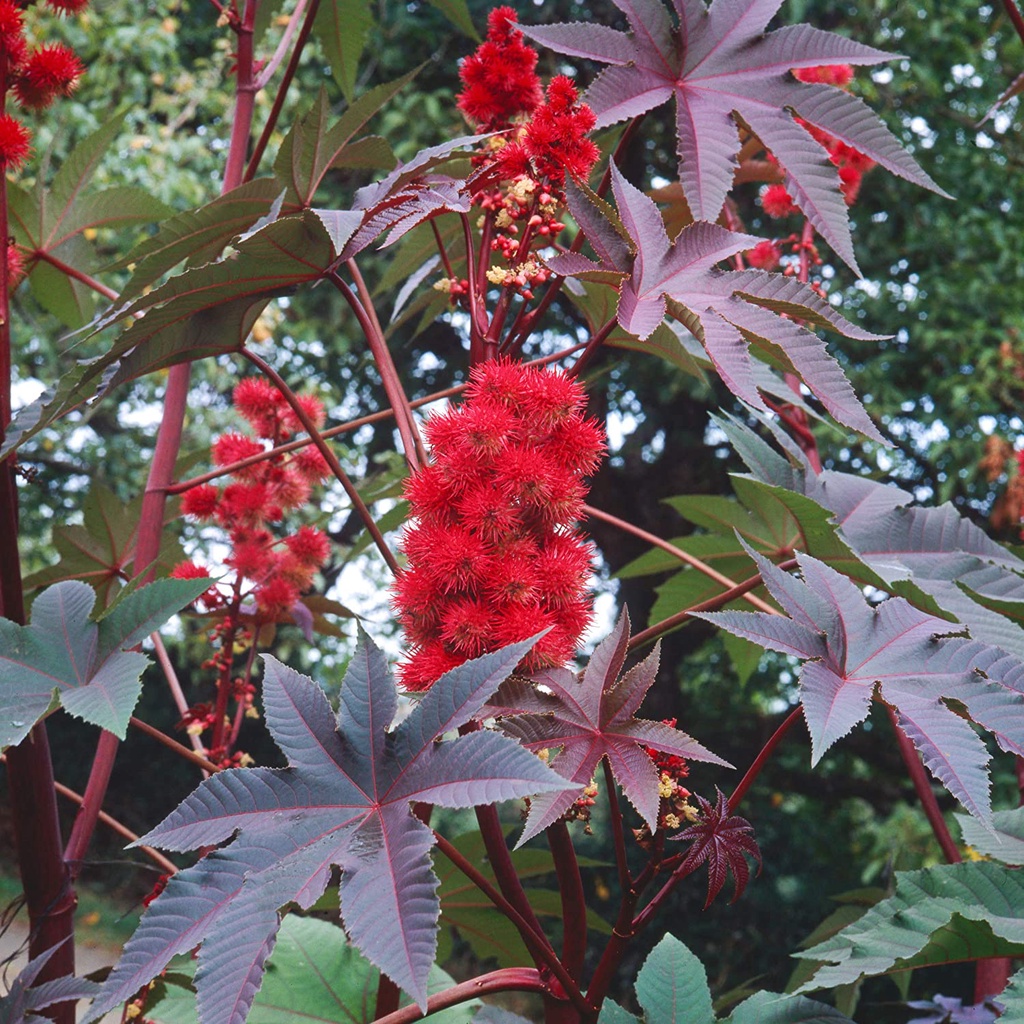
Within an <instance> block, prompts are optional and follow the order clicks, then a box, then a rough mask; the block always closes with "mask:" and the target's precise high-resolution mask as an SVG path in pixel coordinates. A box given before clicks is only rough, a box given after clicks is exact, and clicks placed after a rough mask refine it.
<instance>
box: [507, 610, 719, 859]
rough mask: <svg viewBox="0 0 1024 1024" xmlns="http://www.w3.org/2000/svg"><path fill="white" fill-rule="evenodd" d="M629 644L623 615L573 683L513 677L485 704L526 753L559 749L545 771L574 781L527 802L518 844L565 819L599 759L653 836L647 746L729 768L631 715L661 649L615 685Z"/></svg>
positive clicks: (653, 776) (654, 806) (562, 672)
mask: <svg viewBox="0 0 1024 1024" xmlns="http://www.w3.org/2000/svg"><path fill="white" fill-rule="evenodd" d="M628 642H629V616H628V615H627V614H626V613H625V612H623V613H622V615H621V616H620V618H619V621H618V623H617V624H616V626H615V629H614V630H613V631H612V633H611V634H610V635H609V636H608V637H607V638H606V639H604V640H603V641H602V642H601V643H600V644H598V646H597V649H596V650H595V651H594V655H593V657H592V658H591V659H590V664H589V665H587V667H586V669H585V670H584V671H583V672H582V673H581V674H580V676H579V677H578V678H577V676H575V675H574V674H573V673H572V672H570V671H568V670H567V669H549V670H547V671H544V672H541V673H539V674H537V675H536V676H534V681H535V682H536V683H538V684H540V685H541V686H543V687H544V688H545V691H550V692H544V691H541V690H539V689H537V688H536V687H535V686H534V685H533V683H531V682H529V681H527V680H522V679H511V680H509V682H508V683H506V684H505V685H504V686H503V687H502V688H501V689H500V690H499V691H498V694H497V695H496V697H495V698H494V699H493V700H492V701H491V703H490V710H491V711H492V712H493V713H494V714H495V715H499V716H501V717H502V721H501V726H502V729H503V730H504V731H505V732H507V733H509V734H510V735H511V736H515V737H516V738H517V739H519V740H521V741H522V743H523V746H524V747H527V748H528V749H530V750H544V749H548V748H555V747H558V748H560V750H559V753H558V754H557V756H555V757H554V758H553V759H552V761H551V767H552V768H554V769H555V771H557V772H558V773H559V774H560V775H562V776H564V777H565V778H566V779H569V780H570V781H571V782H572V783H574V785H573V786H572V787H571V788H570V789H567V790H563V791H562V792H559V793H556V792H550V793H546V794H541V795H540V796H538V797H536V798H535V799H534V800H532V801H531V806H530V815H529V817H528V818H527V820H526V827H525V828H524V829H523V834H522V836H521V837H520V839H519V843H518V844H517V845H519V846H521V845H522V844H523V843H525V842H526V841H527V840H528V839H530V838H532V837H533V836H535V835H537V834H538V833H539V832H541V831H543V830H544V829H546V828H547V827H548V826H549V825H552V824H554V823H555V822H556V821H558V819H559V818H560V817H561V816H562V815H563V814H565V812H566V811H567V810H568V809H569V808H570V807H571V806H572V803H573V801H574V800H576V799H577V798H578V797H579V795H580V792H581V790H582V789H583V788H584V787H586V786H587V785H588V784H589V783H590V780H591V779H592V778H593V776H594V772H595V771H596V770H597V766H598V765H599V764H600V763H601V760H602V758H607V759H608V763H609V765H610V766H611V769H612V773H613V774H614V775H615V778H616V780H617V781H618V783H619V785H620V786H621V787H622V792H623V793H624V794H625V795H626V798H627V799H628V800H629V801H630V803H631V804H632V805H633V806H634V807H635V808H636V810H637V812H638V813H639V815H640V816H641V817H642V818H643V819H644V821H645V822H646V823H647V825H648V827H649V828H650V830H651V831H652V832H656V831H657V830H658V804H659V799H660V798H659V796H658V772H657V769H656V768H655V767H654V762H653V761H652V760H651V758H650V755H649V754H648V753H647V752H646V751H645V750H644V749H643V748H644V747H645V746H647V747H653V748H654V749H656V750H660V751H663V752H664V753H666V754H675V755H676V756H677V757H683V758H686V759H687V760H691V761H710V762H711V763H712V764H718V765H723V766H724V767H727V768H731V767H732V765H730V764H729V763H728V762H727V761H723V760H722V759H721V758H720V757H717V756H716V755H714V754H712V753H711V752H710V751H708V750H705V748H704V747H702V746H701V745H700V744H699V743H698V742H697V741H696V740H694V739H691V738H690V737H689V736H687V735H686V733H684V732H680V731H679V730H678V729H674V728H672V727H671V726H669V725H666V724H665V723H664V722H652V721H648V720H647V719H643V718H635V717H634V715H635V713H636V711H637V709H638V708H639V707H640V704H641V703H642V701H643V699H644V697H645V696H646V694H647V691H648V690H649V689H650V688H651V685H652V684H653V683H654V677H655V676H656V675H657V672H658V657H659V649H658V648H657V647H656V648H655V650H654V651H653V652H652V653H651V654H650V655H649V656H648V657H647V658H646V659H645V660H644V661H642V662H641V663H640V664H639V665H637V666H635V667H634V668H632V669H630V671H629V672H627V673H626V674H625V675H624V676H622V678H621V679H620V678H619V672H620V671H621V669H622V665H623V663H624V662H625V660H626V645H627V643H628Z"/></svg>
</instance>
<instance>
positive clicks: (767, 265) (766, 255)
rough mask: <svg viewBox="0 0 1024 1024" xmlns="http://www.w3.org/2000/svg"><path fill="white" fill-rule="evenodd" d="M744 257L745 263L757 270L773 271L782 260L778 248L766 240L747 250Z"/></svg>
mask: <svg viewBox="0 0 1024 1024" xmlns="http://www.w3.org/2000/svg"><path fill="white" fill-rule="evenodd" d="M744 255H745V256H746V257H747V263H748V264H749V265H750V266H751V267H756V268H757V269H758V270H774V269H775V268H776V267H777V266H778V265H779V260H780V259H781V258H782V252H781V251H780V249H779V247H778V246H777V245H776V244H775V243H774V242H772V241H770V240H769V239H767V238H766V239H765V240H764V241H763V242H758V243H757V245H755V246H754V248H753V249H748V250H747V251H746V253H745V254H744Z"/></svg>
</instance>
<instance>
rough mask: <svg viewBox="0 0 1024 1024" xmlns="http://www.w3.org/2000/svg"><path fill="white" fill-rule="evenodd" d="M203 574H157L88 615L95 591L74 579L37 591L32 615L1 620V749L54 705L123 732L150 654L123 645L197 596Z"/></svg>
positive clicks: (146, 633)
mask: <svg viewBox="0 0 1024 1024" xmlns="http://www.w3.org/2000/svg"><path fill="white" fill-rule="evenodd" d="M208 586H209V580H206V581H205V582H204V581H203V580H157V581H156V582H155V583H150V584H149V585H148V586H145V587H142V588H141V589H139V590H136V591H134V592H133V593H131V594H129V595H128V596H127V597H125V598H124V599H123V600H120V601H117V602H115V603H114V604H113V605H112V606H111V608H110V609H109V611H107V612H106V614H105V615H104V616H103V617H102V618H101V619H100V620H99V622H93V621H91V620H90V619H89V614H90V612H91V611H92V608H93V604H94V603H95V601H96V592H95V591H94V590H93V589H92V587H90V586H88V585H87V584H85V583H81V582H79V581H77V580H66V581H65V582H63V583H57V584H55V585H54V586H52V587H49V588H48V589H46V590H44V591H43V592H42V593H41V594H40V595H39V596H38V597H37V598H36V599H35V602H34V603H33V605H32V621H31V622H30V623H29V625H27V626H19V625H18V624H17V623H15V622H11V621H10V620H9V619H0V679H2V680H3V684H2V687H0V748H6V747H8V746H11V745H13V744H16V743H20V742H21V741H22V740H23V739H24V738H25V737H26V736H27V735H28V734H29V732H31V730H32V726H33V725H35V723H36V722H37V721H39V719H40V718H42V717H43V716H44V715H46V713H47V712H48V711H50V710H52V709H53V708H56V707H58V706H61V707H63V708H64V710H65V711H67V712H68V713H69V714H72V715H75V716H76V717H77V718H81V719H82V720H83V721H85V722H89V723H91V724H92V725H98V726H99V727H100V728H101V729H107V730H109V731H110V732H112V733H114V734H115V735H117V736H120V737H121V739H124V735H125V730H126V729H127V728H128V719H129V718H130V717H131V714H132V711H134V709H135V704H136V703H137V701H138V699H139V693H140V692H141V690H142V684H141V682H140V679H141V677H142V672H143V670H144V669H145V667H146V666H147V665H148V664H149V659H148V658H147V657H146V656H145V655H144V654H141V653H140V652H138V651H132V650H129V648H131V647H134V646H135V645H136V644H138V643H140V642H141V641H142V640H143V639H144V638H145V637H147V636H149V634H150V633H152V632H153V631H154V630H155V629H158V628H159V627H160V626H162V625H163V624H164V623H165V622H166V621H167V620H168V619H169V618H170V617H171V616H172V615H173V614H174V613H175V612H178V611H180V610H181V609H182V608H184V607H185V605H187V604H188V603H189V602H190V601H193V600H194V599H195V598H197V597H198V596H199V595H200V594H201V593H202V592H203V591H204V590H205V589H206V588H207V587H208Z"/></svg>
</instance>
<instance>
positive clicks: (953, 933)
mask: <svg viewBox="0 0 1024 1024" xmlns="http://www.w3.org/2000/svg"><path fill="white" fill-rule="evenodd" d="M795 955H796V956H798V957H800V958H802V959H808V960H820V961H824V962H825V963H826V964H827V966H825V967H823V968H821V969H820V970H819V971H818V972H817V973H816V974H815V976H814V978H813V979H812V980H811V981H808V982H806V983H805V984H804V985H803V986H801V988H800V989H799V991H800V992H806V991H809V990H811V989H816V988H828V987H831V986H834V985H845V984H847V983H849V982H852V981H856V980H857V979H858V978H860V977H861V976H863V975H868V976H871V975H876V974H888V973H890V972H895V971H905V970H907V969H908V968H914V967H929V966H938V965H941V964H949V963H955V962H957V961H962V960H977V959H982V958H987V957H993V956H1010V957H1017V956H1022V955H1024V877H1022V876H1021V874H1020V872H1018V871H1014V870H1012V869H1009V868H1006V867H1003V866H1002V865H1001V864H996V863H994V862H991V861H978V862H973V863H963V864H943V865H940V866H938V867H933V868H924V869H923V870H921V871H908V872H897V874H896V892H895V894H894V895H893V896H891V897H890V898H889V899H887V900H883V901H882V902H881V903H879V904H878V905H877V906H875V907H872V909H871V910H869V911H868V912H867V913H866V914H865V915H864V916H863V917H862V918H861V919H860V920H859V921H857V922H855V923H854V924H851V925H849V926H848V927H846V928H844V929H843V930H842V931H841V932H839V933H838V934H837V935H835V936H834V937H833V938H831V939H828V940H826V941H825V942H822V943H820V944H818V945H817V946H813V947H812V948H811V949H808V950H805V951H803V952H800V953H797V954H795Z"/></svg>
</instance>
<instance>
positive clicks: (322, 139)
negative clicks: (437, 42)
mask: <svg viewBox="0 0 1024 1024" xmlns="http://www.w3.org/2000/svg"><path fill="white" fill-rule="evenodd" d="M325 6H330V5H329V4H325V5H321V7H320V10H321V11H323V10H324V7H325ZM418 72H419V68H415V69H413V70H412V71H410V72H409V73H408V74H406V75H403V76H402V77H401V78H396V79H395V81H393V82H386V83H385V84H383V85H378V86H376V87H375V88H373V89H370V90H369V91H368V92H365V93H363V95H362V96H360V97H359V99H357V100H355V101H353V102H352V103H351V104H349V107H348V109H347V110H346V111H345V113H344V114H342V115H341V117H340V118H339V119H338V120H337V121H336V122H335V123H334V124H333V125H331V127H330V128H328V126H327V122H328V119H329V117H330V113H331V110H330V104H329V102H328V100H327V90H326V89H321V90H320V94H319V95H318V96H317V100H316V103H314V105H313V106H312V108H310V110H309V111H308V112H307V113H306V114H305V116H303V117H301V118H299V119H298V120H296V122H295V124H294V125H293V127H292V129H291V131H290V132H288V134H287V135H286V136H285V137H284V141H283V142H282V143H281V148H280V149H279V150H278V153H277V159H276V160H275V161H274V174H275V175H276V176H277V180H278V181H279V182H280V183H281V185H282V187H284V188H286V189H287V199H288V201H290V202H293V203H297V204H298V205H299V206H302V207H307V206H310V205H312V202H313V196H314V195H315V194H316V190H317V188H319V186H320V183H321V182H322V181H323V178H324V175H325V174H326V173H327V172H328V170H330V168H332V167H342V166H348V167H352V166H357V167H358V166H362V167H366V166H370V167H376V166H380V163H379V161H380V160H381V159H382V158H383V160H384V161H385V163H386V162H387V160H388V159H389V154H391V150H390V147H388V145H387V143H386V142H384V140H383V139H378V140H376V141H371V140H370V139H361V140H359V142H356V143H352V139H353V137H354V136H355V134H356V132H358V131H360V130H361V129H362V128H363V126H364V125H365V124H366V122H367V121H369V120H370V118H371V117H373V116H374V115H375V114H376V113H378V112H379V111H380V109H381V108H382V107H383V106H384V105H385V104H386V103H388V102H389V101H390V100H391V99H393V98H394V97H395V96H396V95H397V94H398V93H399V92H400V91H401V90H402V89H403V88H404V87H405V86H406V85H408V83H409V82H411V81H412V79H413V78H415V76H416V74H417V73H418ZM360 143H362V147H361V149H360V148H358V147H360ZM382 146H383V148H382ZM368 154H369V155H370V156H369V159H370V162H369V163H367V162H366V161H367V159H368ZM350 160H354V162H349V161H350ZM391 163H392V165H393V163H394V159H393V154H391Z"/></svg>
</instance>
